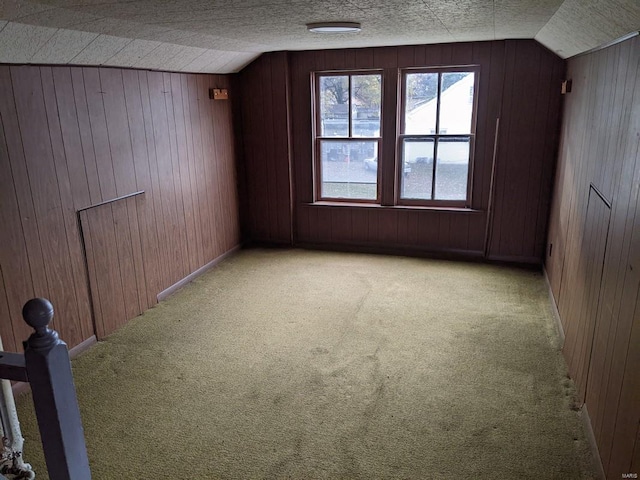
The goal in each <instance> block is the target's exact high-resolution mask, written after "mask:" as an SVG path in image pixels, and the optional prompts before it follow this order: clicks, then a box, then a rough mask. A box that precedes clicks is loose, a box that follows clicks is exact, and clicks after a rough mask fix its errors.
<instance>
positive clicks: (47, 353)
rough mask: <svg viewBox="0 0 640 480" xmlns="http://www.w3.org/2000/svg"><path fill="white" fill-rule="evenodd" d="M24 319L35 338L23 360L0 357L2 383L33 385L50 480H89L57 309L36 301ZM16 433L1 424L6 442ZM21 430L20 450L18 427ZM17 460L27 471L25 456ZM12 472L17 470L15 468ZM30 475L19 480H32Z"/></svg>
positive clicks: (8, 355)
mask: <svg viewBox="0 0 640 480" xmlns="http://www.w3.org/2000/svg"><path fill="white" fill-rule="evenodd" d="M22 316H23V317H24V320H25V322H26V323H27V324H28V325H29V326H31V327H32V328H33V329H34V333H33V334H31V336H30V337H29V339H28V340H26V341H25V342H23V345H24V354H21V353H11V352H0V378H3V379H7V380H15V381H20V382H29V384H30V386H31V393H32V397H33V404H34V407H35V412H36V418H37V420H38V428H39V430H40V437H41V439H42V448H43V451H44V456H45V460H46V463H47V470H48V471H49V478H50V479H51V480H90V479H91V471H90V470H89V460H88V457H87V448H86V445H85V441H84V431H83V429H82V421H81V419H80V410H79V408H78V400H77V398H76V391H75V386H74V383H73V375H72V373H71V361H70V359H69V351H68V350H67V344H66V343H64V342H63V341H62V340H60V338H59V336H58V333H57V332H56V331H55V330H51V329H50V328H49V324H50V323H51V320H53V306H52V305H51V303H50V302H49V301H48V300H46V299H44V298H34V299H32V300H29V301H28V302H27V303H26V304H25V305H24V308H23V309H22ZM14 408H15V407H14ZM3 420H4V418H3ZM9 422H10V423H11V420H9ZM14 427H15V425H13V426H12V425H11V424H10V425H4V421H3V429H4V432H5V436H6V433H7V431H8V430H9V431H12V430H11V429H12V428H14ZM17 428H18V430H17V434H18V436H19V437H20V440H19V441H18V443H19V446H20V448H21V435H20V433H19V426H18V427H17ZM14 429H15V428H14ZM15 454H16V458H19V462H20V465H26V464H24V462H23V461H22V458H21V457H22V452H15ZM27 466H28V465H27ZM14 467H15V468H16V469H19V465H17V464H14ZM30 470H31V469H30V467H29V468H28V471H30ZM26 472H27V470H25V473H24V476H22V477H18V478H25V479H29V478H33V476H29V474H28V473H26ZM8 473H13V474H19V473H18V472H8ZM31 473H32V472H31Z"/></svg>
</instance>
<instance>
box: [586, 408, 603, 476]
mask: <svg viewBox="0 0 640 480" xmlns="http://www.w3.org/2000/svg"><path fill="white" fill-rule="evenodd" d="M580 420H582V427H583V428H584V432H585V433H586V434H587V440H588V441H589V447H590V448H591V454H592V456H593V464H594V467H595V468H596V472H597V473H598V475H599V480H606V478H607V476H606V475H605V473H604V467H603V465H602V460H601V458H600V451H599V450H598V444H597V442H596V436H595V434H594V433H593V427H592V426H591V418H590V417H589V411H588V410H587V404H586V403H585V404H583V405H582V408H581V409H580Z"/></svg>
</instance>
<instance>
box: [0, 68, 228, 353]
mask: <svg viewBox="0 0 640 480" xmlns="http://www.w3.org/2000/svg"><path fill="white" fill-rule="evenodd" d="M211 78H213V77H212V76H206V75H203V76H198V75H181V74H163V73H159V72H145V71H136V70H123V69H112V68H75V67H18V66H12V67H9V66H0V122H1V123H0V201H1V203H0V221H2V224H3V226H4V227H5V228H3V229H1V230H0V263H1V270H0V272H1V273H2V278H1V279H2V282H0V287H1V288H0V323H1V325H2V327H1V328H0V334H2V335H3V337H4V342H5V347H6V348H7V349H12V350H13V349H16V348H18V346H19V344H20V341H21V340H23V339H24V338H26V337H27V336H28V334H29V331H28V328H27V327H26V326H25V325H24V322H23V321H22V319H21V315H20V311H21V308H22V305H23V304H24V302H26V301H27V300H28V299H29V298H32V297H33V296H34V295H37V296H44V297H48V298H50V299H51V300H52V302H53V304H54V306H55V308H56V316H55V320H54V321H55V325H54V327H55V328H57V329H58V330H59V331H60V333H61V336H62V338H63V339H64V340H65V341H67V343H69V345H70V346H74V345H76V344H78V343H80V342H81V341H83V340H85V339H86V338H88V337H90V336H91V335H93V334H97V335H98V336H99V337H103V336H105V335H108V334H109V333H111V332H113V331H114V330H115V329H116V328H118V327H119V326H121V325H122V324H124V323H125V322H126V321H128V320H129V319H130V318H132V317H134V316H136V315H138V314H139V313H140V312H142V311H144V310H145V309H146V308H148V307H150V306H152V305H153V304H155V303H156V301H157V294H158V293H160V292H161V291H163V290H165V289H166V288H168V287H170V286H171V285H172V284H174V283H175V282H177V281H179V280H181V279H182V278H184V277H185V276H186V275H188V274H189V273H191V272H192V271H194V270H196V269H198V268H200V267H202V266H203V265H205V264H207V263H209V262H210V261H212V260H214V259H215V258H217V257H218V256H220V255H222V254H223V253H225V252H226V251H228V250H229V249H231V248H233V247H235V246H236V245H237V244H238V242H239V218H238V217H239V215H238V199H237V192H236V174H235V150H234V142H235V139H234V130H233V119H232V113H231V112H232V109H231V107H230V104H231V102H233V101H234V99H233V96H232V97H231V100H229V101H226V102H213V101H212V100H210V99H209V98H208V88H209V86H210V83H211V82H212V81H213V80H211ZM215 78H216V82H221V83H220V84H221V85H224V86H225V87H229V86H230V84H229V81H228V79H229V77H227V76H216V77H215ZM203 139H204V140H203ZM139 190H144V191H145V193H144V194H143V195H140V196H136V197H133V198H128V199H124V200H119V201H116V202H114V203H108V204H107V205H103V206H100V207H95V208H89V209H87V210H84V208H85V207H89V206H90V205H93V204H96V203H99V202H102V201H111V200H113V199H115V198H116V197H118V196H121V195H126V194H130V193H133V192H136V191H139ZM79 210H82V211H81V213H80V215H79V216H78V211H79ZM80 225H81V226H82V235H81V231H80ZM83 240H84V248H85V249H86V259H85V256H84V251H83V244H82V241H83ZM85 262H86V264H85ZM87 272H88V275H87ZM89 291H91V297H90V295H89ZM90 298H91V299H92V300H93V304H90ZM92 310H93V314H94V318H92V317H91V311H92ZM94 324H95V326H94Z"/></svg>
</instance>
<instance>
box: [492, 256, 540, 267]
mask: <svg viewBox="0 0 640 480" xmlns="http://www.w3.org/2000/svg"><path fill="white" fill-rule="evenodd" d="M487 260H491V261H493V262H504V263H511V264H513V263H516V264H526V265H542V259H541V258H540V257H527V256H518V255H488V256H487Z"/></svg>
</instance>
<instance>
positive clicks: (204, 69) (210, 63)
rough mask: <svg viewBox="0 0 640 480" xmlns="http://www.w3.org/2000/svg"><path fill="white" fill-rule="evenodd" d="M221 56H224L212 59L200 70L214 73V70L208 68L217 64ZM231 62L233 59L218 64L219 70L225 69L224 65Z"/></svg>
mask: <svg viewBox="0 0 640 480" xmlns="http://www.w3.org/2000/svg"><path fill="white" fill-rule="evenodd" d="M221 58H222V56H218V57H216V58H214V59H213V60H211V61H210V62H209V63H207V64H206V65H205V66H204V67H202V68H201V69H200V70H199V72H201V73H212V72H208V71H207V70H208V69H209V68H210V67H211V66H212V65H215V64H216V63H217V62H219V61H220V59H221ZM230 62H231V59H229V60H227V61H226V62H225V63H223V64H221V65H218V66H217V68H218V70H220V71H221V70H223V69H224V67H225V66H226V65H228V64H229V63H230ZM216 73H217V72H216Z"/></svg>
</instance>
